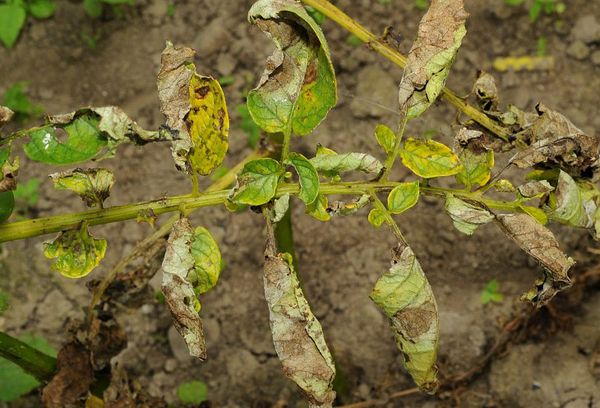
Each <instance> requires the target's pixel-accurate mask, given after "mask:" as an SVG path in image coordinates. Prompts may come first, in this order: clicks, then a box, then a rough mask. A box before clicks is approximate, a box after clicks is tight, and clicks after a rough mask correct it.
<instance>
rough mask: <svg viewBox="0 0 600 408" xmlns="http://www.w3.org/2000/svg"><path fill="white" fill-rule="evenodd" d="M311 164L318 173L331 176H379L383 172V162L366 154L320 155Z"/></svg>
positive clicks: (311, 160)
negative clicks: (348, 172)
mask: <svg viewBox="0 0 600 408" xmlns="http://www.w3.org/2000/svg"><path fill="white" fill-rule="evenodd" d="M310 162H311V163H312V165H313V166H314V167H315V169H317V171H319V172H325V173H330V174H339V173H345V172H347V171H362V172H363V173H375V174H378V173H380V172H381V171H382V170H383V165H382V164H381V162H380V161H379V160H377V159H376V158H375V157H373V156H371V155H369V154H366V153H341V154H320V155H317V156H315V157H313V158H312V159H310Z"/></svg>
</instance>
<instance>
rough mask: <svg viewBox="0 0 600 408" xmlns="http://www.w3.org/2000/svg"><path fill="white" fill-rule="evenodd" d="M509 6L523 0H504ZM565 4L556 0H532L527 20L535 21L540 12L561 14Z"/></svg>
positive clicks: (523, 0)
mask: <svg viewBox="0 0 600 408" xmlns="http://www.w3.org/2000/svg"><path fill="white" fill-rule="evenodd" d="M504 1H505V2H506V4H508V5H509V6H520V5H521V4H523V3H525V0H504ZM566 8H567V6H566V4H565V3H562V2H558V1H556V0H533V3H531V6H530V7H529V20H530V21H531V22H532V23H535V22H536V21H537V19H538V18H539V16H540V14H541V13H542V12H544V13H546V14H548V15H551V14H562V13H564V12H565V10H566Z"/></svg>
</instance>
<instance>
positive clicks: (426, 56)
mask: <svg viewBox="0 0 600 408" xmlns="http://www.w3.org/2000/svg"><path fill="white" fill-rule="evenodd" d="M467 17H468V13H467V12H466V11H465V10H464V5H463V0H433V1H432V2H431V5H430V6H429V10H427V13H425V15H424V16H423V18H422V19H421V22H420V23H419V31H418V33H417V38H416V40H415V42H414V43H413V46H412V48H411V49H410V52H409V53H408V59H407V63H406V68H405V69H404V77H403V78H402V82H401V83H400V90H399V95H398V97H399V101H400V111H401V112H405V113H406V114H407V116H408V118H415V117H417V116H419V115H420V114H421V113H423V112H424V111H425V110H426V109H427V108H428V107H429V106H430V105H431V104H432V103H433V102H434V101H435V100H436V98H437V97H438V95H439V94H440V92H441V91H442V89H443V87H444V84H445V83H446V78H447V77H448V73H449V72H450V67H451V65H452V63H453V62H454V58H455V56H456V53H457V52H458V48H459V47H460V44H461V41H462V39H463V37H464V36H465V34H466V32H467V30H466V28H465V21H466V19H467Z"/></svg>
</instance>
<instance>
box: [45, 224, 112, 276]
mask: <svg viewBox="0 0 600 408" xmlns="http://www.w3.org/2000/svg"><path fill="white" fill-rule="evenodd" d="M106 246H107V243H106V240H105V239H95V238H94V237H92V236H91V235H90V234H89V233H88V229H87V225H86V224H85V223H83V224H82V225H81V227H80V228H79V229H78V230H69V231H63V232H61V233H60V234H59V235H58V237H56V239H55V240H54V241H52V242H45V243H44V255H45V256H46V258H48V259H54V258H56V260H55V261H54V263H53V264H52V269H53V270H55V271H57V272H60V274H61V275H63V276H65V277H67V278H74V279H78V278H83V277H84V276H86V275H88V274H89V273H90V272H91V271H92V270H93V269H94V268H95V267H96V266H98V264H99V263H100V261H101V260H102V258H104V254H105V253H106Z"/></svg>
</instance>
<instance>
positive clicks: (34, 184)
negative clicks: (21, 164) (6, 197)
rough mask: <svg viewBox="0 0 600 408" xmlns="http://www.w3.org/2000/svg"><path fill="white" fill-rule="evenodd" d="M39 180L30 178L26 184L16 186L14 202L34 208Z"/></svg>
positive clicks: (37, 198)
mask: <svg viewBox="0 0 600 408" xmlns="http://www.w3.org/2000/svg"><path fill="white" fill-rule="evenodd" d="M39 188H40V179H38V178H31V179H29V180H27V182H26V183H19V184H17V189H16V190H15V191H14V193H15V201H21V202H23V203H24V204H25V205H26V206H27V207H34V206H35V205H36V204H37V202H38V200H39V192H38V190H39Z"/></svg>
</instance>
